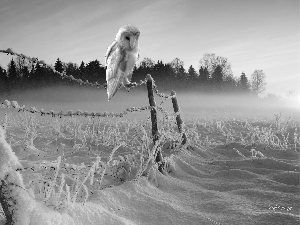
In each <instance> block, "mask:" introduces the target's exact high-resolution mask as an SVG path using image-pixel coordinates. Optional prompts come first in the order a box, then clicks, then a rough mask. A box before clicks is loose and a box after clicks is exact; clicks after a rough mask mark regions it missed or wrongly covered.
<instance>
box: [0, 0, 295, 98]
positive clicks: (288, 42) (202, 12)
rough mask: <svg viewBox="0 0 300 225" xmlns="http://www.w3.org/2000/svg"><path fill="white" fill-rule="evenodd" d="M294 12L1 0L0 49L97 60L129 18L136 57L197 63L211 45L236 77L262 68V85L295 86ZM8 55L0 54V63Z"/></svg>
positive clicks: (286, 0)
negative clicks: (137, 43) (136, 41)
mask: <svg viewBox="0 0 300 225" xmlns="http://www.w3.org/2000/svg"><path fill="white" fill-rule="evenodd" d="M299 20H300V18H299V0H251V1H249V0H210V1H208V0H206V1H204V0H146V1H143V0H134V1H129V0H122V1H121V0H120V1H114V0H98V1H96V0H79V1H78V0H1V1H0V37H1V38H0V49H2V50H5V49H7V48H12V49H13V50H14V51H15V52H18V53H23V54H25V55H27V56H31V57H38V58H39V59H43V60H45V61H46V62H47V63H49V64H54V63H55V61H56V59H57V58H58V57H59V58H60V59H61V60H62V61H64V62H74V63H78V64H79V63H80V62H81V61H84V62H86V63H88V62H89V61H92V60H95V59H98V60H99V61H100V62H101V63H104V55H105V53H106V49H107V47H108V46H109V45H110V44H111V43H112V41H113V40H114V38H115V36H116V33H117V31H118V29H119V28H120V27H121V26H123V25H125V24H134V25H136V26H137V27H139V29H140V30H141V36H140V56H141V59H143V58H144V57H150V58H152V59H153V60H155V61H157V60H163V62H164V63H168V62H170V61H171V60H173V59H174V58H176V57H179V58H180V59H181V60H183V61H184V64H185V68H186V69H187V68H188V67H189V66H190V65H193V67H194V68H195V69H196V70H198V69H199V59H200V58H201V57H202V56H203V54H204V53H206V52H208V53H215V54H216V55H218V56H223V57H226V58H228V60H229V61H230V62H231V65H232V70H233V73H234V76H236V77H237V76H240V75H241V73H242V72H245V73H246V75H247V77H248V78H250V75H251V73H252V72H253V71H254V70H255V69H262V70H264V71H265V73H266V76H267V92H270V93H286V92H288V91H290V90H294V91H296V92H298V93H300V66H299V62H300V60H299V59H300V58H299V44H300V34H299V33H300V32H299ZM10 59H11V56H7V55H4V54H1V55H0V65H1V66H2V67H6V66H7V63H8V62H9V60H10Z"/></svg>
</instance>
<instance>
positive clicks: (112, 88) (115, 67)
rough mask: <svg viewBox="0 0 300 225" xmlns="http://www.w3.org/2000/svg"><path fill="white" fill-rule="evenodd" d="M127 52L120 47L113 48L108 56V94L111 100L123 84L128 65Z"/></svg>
mask: <svg viewBox="0 0 300 225" xmlns="http://www.w3.org/2000/svg"><path fill="white" fill-rule="evenodd" d="M125 60H126V53H125V52H124V51H122V50H120V49H119V48H115V49H112V50H111V51H110V53H109V56H108V57H107V68H106V82H107V95H108V100H110V99H111V98H112V97H113V96H114V95H115V94H116V92H117V91H118V88H119V87H120V86H121V85H122V84H123V80H124V71H125V67H126V61H125Z"/></svg>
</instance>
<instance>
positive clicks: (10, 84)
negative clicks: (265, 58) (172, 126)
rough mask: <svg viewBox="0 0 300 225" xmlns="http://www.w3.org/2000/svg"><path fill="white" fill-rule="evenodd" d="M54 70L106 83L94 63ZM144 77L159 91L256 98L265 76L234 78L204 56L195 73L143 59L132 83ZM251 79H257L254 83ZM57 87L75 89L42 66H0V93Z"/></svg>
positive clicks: (178, 64) (219, 60)
mask: <svg viewBox="0 0 300 225" xmlns="http://www.w3.org/2000/svg"><path fill="white" fill-rule="evenodd" d="M54 67H55V69H56V70H57V71H58V72H63V71H65V72H66V74H67V75H73V76H74V77H75V78H77V79H82V80H84V81H86V80H88V81H89V82H98V83H100V84H103V83H105V82H106V75H105V68H104V67H103V66H102V65H101V64H100V62H99V61H98V60H94V61H90V62H89V63H87V64H85V63H84V62H81V64H80V65H79V66H78V65H77V64H75V63H72V62H69V63H64V62H62V61H61V60H60V59H59V58H58V59H57V60H56V62H55V65H54ZM147 74H151V76H152V77H153V78H154V80H155V82H156V85H157V86H158V87H159V89H160V90H164V91H166V90H171V89H174V90H178V91H180V90H182V91H186V90H188V91H194V92H201V93H240V94H250V93H255V94H259V93H260V92H262V91H263V90H264V87H265V75H264V73H263V71H262V70H255V71H254V73H253V74H252V76H251V82H249V81H248V78H247V76H246V74H245V73H242V74H241V75H240V76H239V77H238V78H234V77H233V75H232V72H231V66H230V64H229V63H228V60H227V59H226V58H224V57H219V56H215V55H214V54H208V53H206V54H204V56H203V58H201V60H200V68H199V70H198V71H196V70H195V68H193V66H192V65H191V66H190V67H189V69H188V71H186V70H185V69H184V63H183V61H181V60H180V59H179V58H175V59H174V60H173V61H172V62H170V63H163V62H162V61H161V60H158V61H157V62H154V61H153V60H152V59H150V58H144V59H143V60H142V61H141V62H140V63H139V65H138V66H135V67H134V70H133V76H132V81H133V82H137V81H139V80H143V79H145V77H146V75H147ZM254 75H257V76H256V78H257V77H259V78H261V79H254V78H255V76H254ZM254 81H255V82H256V83H255V82H254ZM257 82H259V84H257ZM57 84H61V85H75V84H74V83H72V82H70V81H69V80H62V79H61V77H60V76H59V75H58V74H56V73H54V72H53V71H52V70H51V69H50V68H48V67H46V66H44V65H42V64H33V63H31V62H28V61H26V60H24V59H21V58H20V57H17V58H14V59H12V60H11V61H10V62H9V64H8V66H7V69H4V68H2V67H1V66H0V93H1V92H2V93H3V92H7V93H9V92H12V91H16V90H24V89H28V88H35V87H44V86H49V85H57Z"/></svg>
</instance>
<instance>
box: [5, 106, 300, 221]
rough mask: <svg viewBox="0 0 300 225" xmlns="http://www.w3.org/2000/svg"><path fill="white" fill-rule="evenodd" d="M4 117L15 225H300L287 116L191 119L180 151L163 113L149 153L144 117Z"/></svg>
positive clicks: (293, 131) (299, 135)
mask: <svg viewBox="0 0 300 225" xmlns="http://www.w3.org/2000/svg"><path fill="white" fill-rule="evenodd" d="M3 115H4V114H2V117H1V124H2V125H3V131H2V130H1V136H0V137H1V142H0V155H1V158H0V168H1V171H0V175H1V176H0V178H1V182H2V183H1V185H2V187H1V188H2V189H1V190H2V195H1V197H2V198H3V197H4V198H7V199H8V205H9V207H15V209H14V210H13V211H12V212H13V213H14V215H13V216H12V218H6V219H7V220H12V221H15V222H16V224H26V225H27V224H33V225H35V224H182V223H184V222H185V223H186V224H295V223H297V222H298V221H299V204H298V203H299V195H298V194H299V161H298V160H299V151H300V128H299V121H296V120H293V118H291V117H283V116H282V115H281V114H276V115H275V116H273V118H272V119H269V120H266V121H262V120H255V119H250V118H248V119H246V118H244V119H234V118H233V117H232V119H228V118H222V117H219V118H214V119H205V118H203V117H202V118H201V117H199V118H198V119H197V118H194V119H193V120H187V121H185V126H184V131H185V133H186V135H187V137H188V143H187V144H186V145H184V146H182V145H180V143H181V141H182V139H181V138H182V136H181V135H180V134H179V133H178V131H177V127H176V123H175V117H174V116H173V115H171V114H168V115H164V116H162V117H161V118H160V120H159V123H158V125H159V131H160V139H159V140H158V141H157V143H156V145H155V146H153V144H152V138H151V123H150V120H149V119H148V120H147V118H146V119H145V120H127V119H124V118H113V119H112V118H85V117H79V116H73V117H64V118H59V117H50V116H43V117H41V116H39V115H36V114H31V113H28V112H25V113H19V114H14V113H12V112H11V111H6V114H5V116H3ZM4 131H5V132H6V134H5V135H4ZM10 146H11V147H10ZM156 150H159V151H161V153H162V157H163V160H162V162H161V163H160V164H156V163H155V160H154V153H155V152H156ZM16 156H17V157H16ZM159 167H160V169H159ZM21 168H22V169H21ZM8 175H9V176H8ZM229 196H230V197H229ZM259 196H260V197H259ZM259 198H261V199H259ZM0 199H1V198H0ZM10 199H11V200H12V203H11V202H9V201H10ZM19 202H20V203H19ZM25 203H26V204H25ZM277 206H278V207H277ZM279 206H280V207H279ZM3 208H4V207H3ZM16 209H18V210H16ZM283 209H284V210H283ZM6 210H7V209H6ZM4 211H5V210H4ZM254 215H255V217H254ZM0 221H2V222H4V221H5V216H4V213H2V214H0ZM41 221H44V222H43V223H41ZM0 224H1V222H0Z"/></svg>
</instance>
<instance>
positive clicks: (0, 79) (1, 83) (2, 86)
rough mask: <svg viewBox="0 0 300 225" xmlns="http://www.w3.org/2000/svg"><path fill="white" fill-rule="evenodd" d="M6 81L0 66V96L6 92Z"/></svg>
mask: <svg viewBox="0 0 300 225" xmlns="http://www.w3.org/2000/svg"><path fill="white" fill-rule="evenodd" d="M7 86H8V79H7V75H6V70H5V69H3V68H2V67H1V66H0V94H1V93H3V92H6V91H7Z"/></svg>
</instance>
